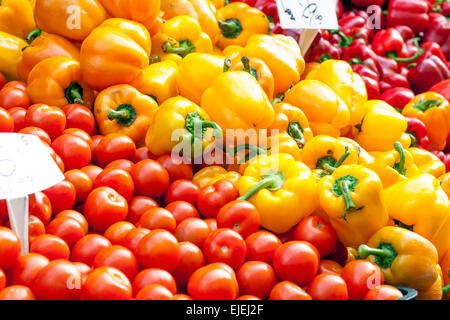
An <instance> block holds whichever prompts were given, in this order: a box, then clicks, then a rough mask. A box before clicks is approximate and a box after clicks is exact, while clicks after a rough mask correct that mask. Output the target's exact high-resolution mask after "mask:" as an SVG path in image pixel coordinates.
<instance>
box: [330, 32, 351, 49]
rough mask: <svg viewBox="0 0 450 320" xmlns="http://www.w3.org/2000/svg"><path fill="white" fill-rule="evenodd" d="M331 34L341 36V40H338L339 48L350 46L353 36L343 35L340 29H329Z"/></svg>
mask: <svg viewBox="0 0 450 320" xmlns="http://www.w3.org/2000/svg"><path fill="white" fill-rule="evenodd" d="M329 32H330V33H331V34H337V35H338V36H339V37H341V41H339V46H340V47H341V48H346V47H350V45H351V44H352V42H353V38H352V37H349V36H347V35H345V34H344V33H343V32H342V31H341V30H340V29H339V30H329Z"/></svg>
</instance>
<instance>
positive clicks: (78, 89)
mask: <svg viewBox="0 0 450 320" xmlns="http://www.w3.org/2000/svg"><path fill="white" fill-rule="evenodd" d="M27 93H28V95H29V96H30V99H31V101H32V102H33V103H43V104H47V105H50V106H55V107H60V108H62V107H64V106H65V105H67V104H73V103H77V104H82V105H84V106H86V107H88V108H91V106H92V102H93V101H94V91H93V90H92V89H91V88H90V87H89V86H87V85H86V84H85V83H84V81H83V80H82V77H81V68H80V63H79V62H78V61H77V60H75V59H72V58H66V57H53V58H48V59H45V60H42V61H41V62H39V63H38V64H37V65H35V66H34V68H33V69H32V70H31V72H30V74H29V76H28V87H27Z"/></svg>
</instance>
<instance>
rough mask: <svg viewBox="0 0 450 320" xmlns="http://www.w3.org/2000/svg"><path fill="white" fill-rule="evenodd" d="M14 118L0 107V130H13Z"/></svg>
mask: <svg viewBox="0 0 450 320" xmlns="http://www.w3.org/2000/svg"><path fill="white" fill-rule="evenodd" d="M13 131H14V119H13V117H12V116H11V114H10V113H9V112H8V111H6V110H5V109H3V108H2V107H0V132H13Z"/></svg>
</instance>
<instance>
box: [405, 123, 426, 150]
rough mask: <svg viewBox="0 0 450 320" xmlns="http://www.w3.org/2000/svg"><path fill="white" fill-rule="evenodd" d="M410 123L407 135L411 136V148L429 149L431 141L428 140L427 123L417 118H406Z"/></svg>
mask: <svg viewBox="0 0 450 320" xmlns="http://www.w3.org/2000/svg"><path fill="white" fill-rule="evenodd" d="M406 120H407V121H408V129H407V131H406V133H407V134H409V135H410V136H411V147H416V146H417V147H419V148H422V149H427V148H428V146H429V145H430V139H429V138H428V133H427V127H426V126H425V123H423V122H422V121H420V120H419V119H417V118H413V117H406Z"/></svg>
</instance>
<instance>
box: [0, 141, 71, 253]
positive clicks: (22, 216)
mask: <svg viewBox="0 0 450 320" xmlns="http://www.w3.org/2000/svg"><path fill="white" fill-rule="evenodd" d="M62 180H64V175H63V174H62V172H61V170H60V169H59V167H58V166H57V165H56V163H55V161H54V160H53V158H52V157H51V156H50V153H49V152H48V149H47V148H46V146H45V145H44V144H43V143H42V141H41V140H40V139H39V138H38V137H37V136H34V135H28V134H18V133H0V200H1V199H6V203H7V207H8V214H9V219H10V221H11V227H12V229H13V230H14V232H16V234H17V236H18V237H19V239H20V241H21V244H22V253H26V252H28V195H29V194H32V193H35V192H38V191H41V190H45V189H47V188H50V187H51V186H53V185H55V184H57V183H58V182H60V181H62Z"/></svg>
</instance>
